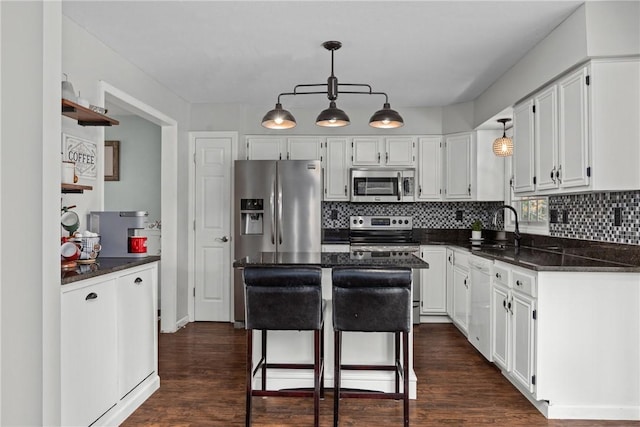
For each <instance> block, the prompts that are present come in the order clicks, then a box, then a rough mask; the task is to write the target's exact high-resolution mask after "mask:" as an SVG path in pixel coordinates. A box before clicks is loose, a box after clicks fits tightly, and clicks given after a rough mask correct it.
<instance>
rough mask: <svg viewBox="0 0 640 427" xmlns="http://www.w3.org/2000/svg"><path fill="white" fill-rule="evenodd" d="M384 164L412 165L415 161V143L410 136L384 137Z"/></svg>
mask: <svg viewBox="0 0 640 427" xmlns="http://www.w3.org/2000/svg"><path fill="white" fill-rule="evenodd" d="M384 142H385V153H384V156H385V157H384V160H385V162H384V163H385V164H386V165H389V166H413V165H415V162H416V155H415V147H416V144H415V142H414V141H413V138H412V137H410V136H397V137H393V138H385V141H384Z"/></svg>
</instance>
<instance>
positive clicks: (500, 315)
mask: <svg viewBox="0 0 640 427" xmlns="http://www.w3.org/2000/svg"><path fill="white" fill-rule="evenodd" d="M509 298H510V295H509V290H508V289H507V288H505V287H502V286H496V285H495V284H494V285H493V286H492V288H491V328H492V329H493V343H492V345H491V353H492V355H493V361H494V362H495V363H496V365H498V366H500V368H502V369H503V370H504V371H507V372H509V370H510V369H511V366H509V365H510V364H509V340H510V338H511V337H510V334H511V322H510V321H511V311H510V310H511V301H510V299H509Z"/></svg>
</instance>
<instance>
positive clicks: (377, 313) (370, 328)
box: [332, 267, 411, 427]
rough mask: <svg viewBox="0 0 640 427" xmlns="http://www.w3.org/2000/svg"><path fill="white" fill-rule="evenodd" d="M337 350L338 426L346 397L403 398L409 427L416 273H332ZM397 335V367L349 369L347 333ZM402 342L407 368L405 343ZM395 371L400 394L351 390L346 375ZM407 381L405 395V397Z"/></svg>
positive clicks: (335, 414) (343, 269)
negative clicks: (344, 349) (343, 384)
mask: <svg viewBox="0 0 640 427" xmlns="http://www.w3.org/2000/svg"><path fill="white" fill-rule="evenodd" d="M332 281H333V329H334V346H335V347H334V350H335V360H334V364H335V373H334V407H333V411H334V412H333V425H334V426H336V427H337V426H338V419H339V415H340V398H367V399H396V400H399V399H402V400H403V404H404V412H403V415H404V425H405V426H408V425H409V331H410V329H411V269H409V268H392V269H388V268H353V267H338V268H334V269H333V272H332ZM346 331H358V332H391V333H393V334H394V338H395V360H394V364H393V365H391V364H389V365H343V364H342V362H341V356H342V332H346ZM401 337H402V363H401V362H400V341H401V339H400V338H401ZM343 370H372V371H395V377H396V381H395V393H383V392H378V391H359V390H358V391H356V390H345V389H342V388H341V387H340V381H341V371H343ZM400 377H402V383H403V387H402V392H400Z"/></svg>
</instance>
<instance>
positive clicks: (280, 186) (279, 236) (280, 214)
mask: <svg viewBox="0 0 640 427" xmlns="http://www.w3.org/2000/svg"><path fill="white" fill-rule="evenodd" d="M276 182H277V183H278V242H279V243H278V244H279V245H281V244H282V211H283V210H284V208H283V205H282V183H281V182H280V170H278V171H277V172H276Z"/></svg>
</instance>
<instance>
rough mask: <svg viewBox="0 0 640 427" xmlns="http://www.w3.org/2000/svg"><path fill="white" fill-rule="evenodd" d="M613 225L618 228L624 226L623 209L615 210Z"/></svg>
mask: <svg viewBox="0 0 640 427" xmlns="http://www.w3.org/2000/svg"><path fill="white" fill-rule="evenodd" d="M613 225H615V226H616V227H620V226H621V225H622V208H613Z"/></svg>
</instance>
